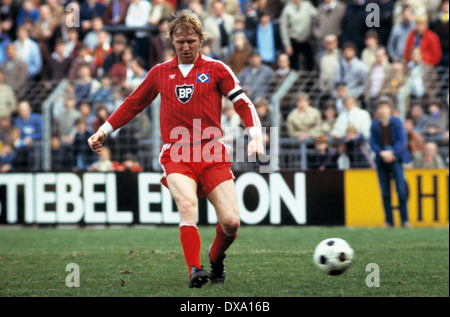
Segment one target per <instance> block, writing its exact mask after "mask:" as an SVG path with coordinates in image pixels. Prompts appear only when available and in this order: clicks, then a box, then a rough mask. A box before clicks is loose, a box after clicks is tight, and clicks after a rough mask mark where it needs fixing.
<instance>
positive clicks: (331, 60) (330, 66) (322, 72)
mask: <svg viewBox="0 0 450 317" xmlns="http://www.w3.org/2000/svg"><path fill="white" fill-rule="evenodd" d="M323 46H324V51H323V53H322V55H321V56H320V59H319V87H320V90H321V91H322V92H324V93H326V94H331V92H332V90H333V88H334V87H333V79H334V75H335V73H336V72H337V68H338V67H339V58H340V57H339V56H340V54H339V49H338V38H337V36H336V35H334V34H328V35H326V36H325V37H324V39H323Z"/></svg>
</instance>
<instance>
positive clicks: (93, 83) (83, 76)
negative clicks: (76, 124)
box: [74, 64, 100, 105]
mask: <svg viewBox="0 0 450 317" xmlns="http://www.w3.org/2000/svg"><path fill="white" fill-rule="evenodd" d="M99 88H100V83H99V82H98V80H97V79H94V78H92V76H91V66H90V65H89V64H81V65H80V66H79V68H78V79H77V80H76V81H75V87H74V93H75V97H76V98H77V105H78V104H79V103H80V102H81V101H85V100H90V99H91V97H92V95H93V94H94V93H95V92H96V91H97V90H98V89H99Z"/></svg>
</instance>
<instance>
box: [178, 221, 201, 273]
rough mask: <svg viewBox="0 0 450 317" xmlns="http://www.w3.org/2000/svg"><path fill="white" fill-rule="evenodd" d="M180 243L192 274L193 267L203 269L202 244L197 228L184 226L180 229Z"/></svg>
mask: <svg viewBox="0 0 450 317" xmlns="http://www.w3.org/2000/svg"><path fill="white" fill-rule="evenodd" d="M180 241H181V246H182V248H183V253H184V258H185V260H186V264H187V266H188V270H189V274H190V273H191V268H192V267H193V266H196V267H198V268H201V267H202V265H201V261H200V248H201V244H202V243H201V240H200V235H199V233H198V229H197V227H196V226H194V225H182V226H181V227H180Z"/></svg>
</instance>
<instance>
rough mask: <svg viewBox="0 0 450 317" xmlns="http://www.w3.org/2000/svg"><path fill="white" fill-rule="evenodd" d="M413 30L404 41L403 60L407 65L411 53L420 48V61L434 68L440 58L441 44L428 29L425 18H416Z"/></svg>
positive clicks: (435, 35)
mask: <svg viewBox="0 0 450 317" xmlns="http://www.w3.org/2000/svg"><path fill="white" fill-rule="evenodd" d="M415 22H416V25H415V28H414V30H412V31H411V32H409V34H408V37H407V39H406V44H405V51H404V59H405V62H406V63H409V61H410V60H411V59H412V58H411V51H412V49H413V48H415V47H420V51H421V53H422V61H423V63H424V64H425V65H429V66H435V65H437V64H438V63H439V62H440V60H441V58H442V50H441V42H440V40H439V37H438V36H437V34H436V33H434V32H433V31H431V30H430V29H428V18H427V17H426V16H418V17H416V20H415Z"/></svg>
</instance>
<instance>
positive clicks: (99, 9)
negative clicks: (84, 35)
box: [80, 0, 105, 32]
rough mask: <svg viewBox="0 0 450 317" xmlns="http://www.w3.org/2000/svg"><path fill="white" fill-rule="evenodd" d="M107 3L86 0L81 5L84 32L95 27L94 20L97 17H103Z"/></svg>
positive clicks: (81, 20)
mask: <svg viewBox="0 0 450 317" xmlns="http://www.w3.org/2000/svg"><path fill="white" fill-rule="evenodd" d="M104 15H105V5H104V4H103V3H101V2H99V1H98V0H85V1H83V2H82V3H81V5H80V22H81V29H82V31H83V32H87V31H89V30H91V29H93V20H94V18H96V17H100V19H102V18H103V16H104Z"/></svg>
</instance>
